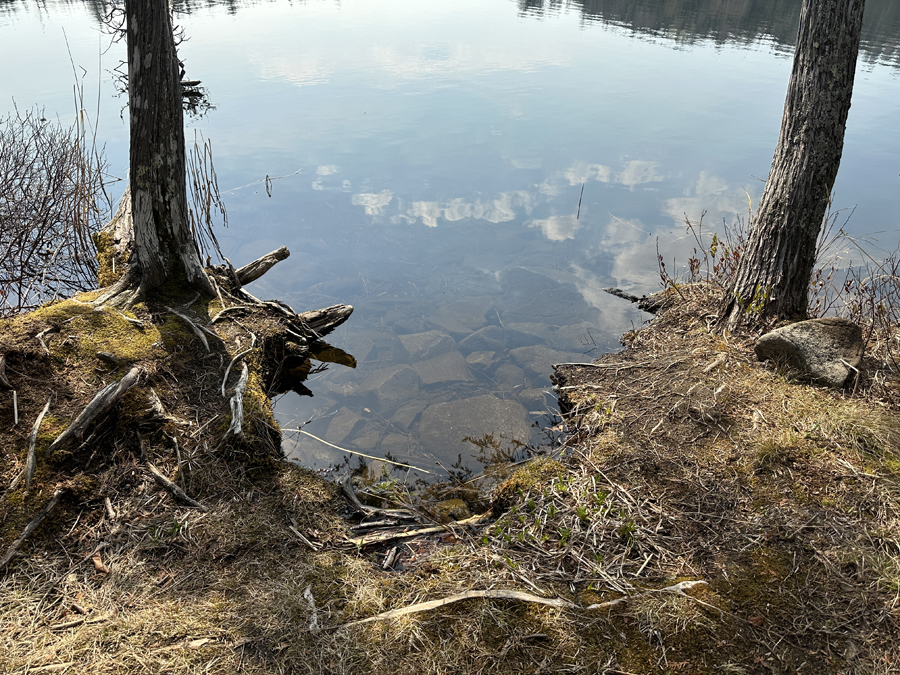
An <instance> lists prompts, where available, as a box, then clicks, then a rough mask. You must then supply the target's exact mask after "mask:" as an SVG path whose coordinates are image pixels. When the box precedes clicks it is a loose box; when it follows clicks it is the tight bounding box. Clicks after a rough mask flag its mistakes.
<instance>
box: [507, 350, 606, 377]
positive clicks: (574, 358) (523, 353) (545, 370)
mask: <svg viewBox="0 0 900 675" xmlns="http://www.w3.org/2000/svg"><path fill="white" fill-rule="evenodd" d="M509 355H510V356H511V357H512V359H513V361H515V362H516V364H517V365H519V366H520V367H521V368H522V369H523V370H524V371H525V374H526V375H528V376H529V377H530V378H532V379H534V380H536V381H538V382H540V381H541V380H548V378H549V377H550V374H551V373H552V372H553V366H554V365H556V364H557V363H588V362H590V360H591V359H590V357H589V356H585V355H584V354H574V353H571V352H558V351H556V350H555V349H550V348H549V347H544V346H541V345H534V346H533V347H519V348H518V349H513V350H510V352H509Z"/></svg>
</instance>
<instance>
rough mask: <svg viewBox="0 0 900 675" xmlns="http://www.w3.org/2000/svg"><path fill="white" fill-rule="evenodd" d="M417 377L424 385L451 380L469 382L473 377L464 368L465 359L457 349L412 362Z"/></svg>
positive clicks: (450, 381)
mask: <svg viewBox="0 0 900 675" xmlns="http://www.w3.org/2000/svg"><path fill="white" fill-rule="evenodd" d="M413 368H415V370H416V372H417V373H418V374H419V379H420V380H422V384H424V385H426V386H430V385H435V384H449V383H452V382H469V381H471V380H473V379H475V378H473V377H472V376H471V375H470V374H469V369H468V368H466V360H465V359H464V358H463V356H462V354H460V353H459V352H458V351H455V350H454V351H452V352H446V353H445V354H441V355H440V356H436V357H434V358H433V359H428V360H427V361H419V362H417V363H414V364H413Z"/></svg>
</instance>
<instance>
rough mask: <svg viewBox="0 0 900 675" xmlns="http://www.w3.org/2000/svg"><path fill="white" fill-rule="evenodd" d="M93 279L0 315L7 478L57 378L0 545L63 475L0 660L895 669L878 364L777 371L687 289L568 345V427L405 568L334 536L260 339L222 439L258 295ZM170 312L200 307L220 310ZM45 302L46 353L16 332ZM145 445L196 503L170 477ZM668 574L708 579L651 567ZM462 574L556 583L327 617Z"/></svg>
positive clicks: (19, 580)
mask: <svg viewBox="0 0 900 675" xmlns="http://www.w3.org/2000/svg"><path fill="white" fill-rule="evenodd" d="M86 300H87V298H81V299H80V300H71V301H66V302H61V303H56V304H54V305H51V306H48V307H44V308H42V309H40V310H39V311H37V312H35V313H33V314H31V315H28V316H23V317H18V318H16V319H13V320H10V321H6V322H3V323H2V324H0V353H6V354H7V360H8V363H7V373H8V375H9V376H10V379H11V380H12V381H13V383H14V385H15V386H16V387H17V394H18V404H19V416H20V421H19V424H18V425H14V424H13V411H12V406H11V398H10V394H9V392H2V393H0V396H2V405H0V447H2V455H0V480H2V485H10V484H11V482H12V481H13V479H14V478H15V477H16V476H17V475H18V474H19V473H20V472H21V470H22V467H23V464H24V460H25V450H26V447H27V439H28V435H29V433H30V429H31V425H32V423H33V421H34V419H35V418H36V416H37V414H38V413H39V412H40V409H41V408H42V407H43V406H44V404H45V403H46V401H47V400H48V399H49V400H50V401H51V408H50V412H49V413H48V415H47V417H46V418H45V420H44V422H43V424H42V426H41V429H40V433H39V435H38V446H37V447H38V465H37V466H38V468H37V471H36V473H35V478H34V481H33V484H32V489H31V491H30V492H29V493H28V494H26V493H25V492H24V488H23V486H22V485H21V484H20V485H18V486H17V487H16V488H15V489H14V490H10V491H7V492H6V493H4V494H3V496H2V497H0V520H2V523H3V525H2V530H0V539H2V542H0V543H2V547H3V549H4V550H5V548H6V546H8V545H9V543H10V542H11V541H12V540H13V539H14V538H15V537H16V536H18V533H19V532H20V531H21V530H22V528H23V527H24V525H25V524H26V523H27V522H28V520H29V519H30V518H31V517H32V516H33V515H34V513H36V512H37V511H38V510H39V509H40V508H41V507H42V506H43V504H45V503H46V501H47V500H48V499H49V496H50V494H52V493H53V492H54V490H55V489H57V488H59V487H65V488H67V492H66V493H65V497H64V499H63V502H62V503H61V506H60V508H58V509H57V510H56V511H54V513H53V515H52V517H51V518H49V519H48V521H46V522H45V523H44V524H43V525H42V526H41V528H40V529H39V530H38V531H37V532H36V533H35V535H34V536H33V537H32V538H31V539H29V541H28V542H26V544H25V545H24V546H23V548H22V549H21V552H22V554H23V555H22V556H21V557H19V558H18V559H16V560H14V561H13V563H12V564H11V565H10V566H9V567H8V568H7V569H6V570H5V571H4V572H3V574H4V577H3V579H2V581H0V622H2V625H0V633H2V634H3V636H4V644H3V648H2V650H3V657H2V658H0V672H4V673H15V672H26V671H28V670H29V669H31V670H30V672H35V671H36V669H39V668H45V669H49V668H54V669H55V670H54V671H53V672H63V671H66V670H67V671H68V672H93V673H107V672H108V673H196V672H208V673H237V672H241V673H254V672H258V673H269V672H283V673H294V672H311V673H325V672H335V673H338V672H354V673H359V672H371V673H382V672H386V671H395V672H410V673H432V672H433V673H448V672H461V673H469V672H471V673H476V672H500V673H504V672H510V673H512V672H516V673H518V672H591V673H604V672H605V673H651V672H671V673H723V672H725V673H772V672H776V673H798V672H799V673H822V672H846V673H889V672H894V671H893V669H894V668H895V667H896V665H895V664H896V663H900V641H898V640H897V638H896V636H897V634H898V628H900V625H898V619H900V601H898V597H900V520H898V517H897V515H898V496H897V494H898V493H897V481H898V477H900V452H898V444H900V429H898V425H897V421H896V417H895V415H896V409H897V396H896V394H897V392H896V391H894V390H893V389H891V387H890V385H889V384H885V382H887V380H885V379H884V378H880V376H878V373H879V372H881V371H879V370H878V365H877V364H872V363H870V364H868V366H867V367H868V370H867V371H866V372H867V373H868V374H867V375H866V374H864V377H863V379H862V380H861V381H860V383H859V384H858V385H857V387H856V389H855V391H845V392H834V391H830V390H824V389H820V388H815V387H811V386H808V385H805V384H802V383H798V382H795V381H794V380H792V379H791V377H790V375H789V374H787V373H781V372H778V371H776V370H773V369H771V368H768V367H765V366H763V365H761V364H758V363H756V362H755V361H754V360H753V359H752V358H751V352H750V350H749V345H748V343H747V342H746V341H744V340H741V339H738V338H727V339H726V338H723V337H720V336H716V335H714V334H713V333H711V332H710V331H709V330H708V325H707V321H706V317H707V316H708V314H709V309H708V308H709V307H710V306H711V305H708V304H707V301H708V300H709V298H706V297H705V296H704V295H703V293H702V291H700V290H696V291H694V292H692V293H691V294H688V297H687V298H686V299H685V300H684V301H682V302H681V303H680V304H678V305H677V306H676V307H673V308H671V309H669V310H668V311H666V312H665V313H663V314H662V315H661V316H660V317H659V318H658V319H656V320H655V321H654V322H653V323H651V324H650V325H649V326H647V327H644V328H642V329H641V330H639V331H637V332H635V333H631V334H629V335H627V336H626V337H625V341H626V344H627V348H626V350H625V351H623V352H621V353H619V354H615V355H607V356H606V357H604V358H603V359H602V360H601V361H600V362H599V363H598V364H597V365H596V366H593V367H566V368H564V369H561V370H559V371H558V372H557V374H556V378H557V383H558V389H559V394H560V398H561V403H562V407H563V410H564V411H565V413H564V422H565V425H566V429H567V431H568V434H567V437H566V440H565V443H564V445H563V446H561V447H560V448H557V450H556V451H555V452H554V453H553V455H552V456H548V457H543V458H539V459H537V460H536V461H534V462H533V463H531V464H529V465H527V466H525V467H524V468H522V469H521V470H520V471H519V472H518V473H516V474H515V475H514V476H513V477H512V478H510V479H509V480H508V481H507V482H506V483H504V484H503V485H502V486H500V487H499V488H498V489H497V491H496V492H495V494H494V504H495V510H494V514H493V516H492V517H491V518H490V519H489V520H487V521H483V522H482V523H479V525H478V526H477V527H476V528H472V529H469V530H462V529H459V528H457V529H451V530H448V531H447V532H445V533H443V534H439V535H430V536H428V537H421V538H419V539H410V540H406V542H405V543H403V544H401V545H402V546H408V547H409V551H411V552H412V553H409V557H411V558H412V563H411V564H409V565H408V566H407V569H406V571H404V572H402V573H396V572H388V571H384V570H383V569H382V568H381V562H382V558H381V557H379V555H378V552H377V551H369V550H363V551H358V550H357V549H356V548H355V547H353V546H348V545H346V544H345V540H346V539H347V538H349V537H350V532H349V524H348V523H347V522H346V521H344V520H343V519H342V518H341V514H342V512H346V510H347V507H346V503H345V502H344V500H343V499H342V497H341V496H340V493H339V490H338V489H337V488H336V487H335V486H333V485H332V484H330V483H326V482H324V481H322V480H321V479H319V478H318V477H317V476H316V475H314V474H313V473H311V472H308V471H305V470H303V469H300V468H298V467H296V466H293V465H291V464H289V463H287V462H285V461H283V460H282V459H281V457H280V455H279V452H278V429H277V426H276V425H275V423H274V421H273V420H272V418H271V413H270V405H269V402H268V397H267V392H266V383H267V382H268V381H271V379H272V374H273V372H274V371H275V370H277V367H276V366H277V364H272V363H262V362H260V360H259V359H257V358H256V357H253V356H252V355H251V356H250V357H249V358H250V359H251V360H250V366H251V368H250V370H251V376H250V378H249V381H250V386H249V389H248V394H247V396H246V397H245V408H246V410H248V411H249V412H248V425H247V429H246V431H245V436H244V437H243V438H225V432H226V430H227V428H228V426H229V422H230V409H229V407H228V401H227V399H226V398H224V397H223V396H222V395H221V384H222V378H223V375H224V370H225V368H226V366H227V365H228V363H229V361H230V359H231V357H233V356H234V355H235V354H237V353H238V352H239V351H242V350H243V349H245V348H246V347H247V346H248V342H249V340H250V338H249V336H248V329H249V328H252V330H253V332H254V333H256V334H257V336H258V337H259V339H260V340H262V339H265V338H266V336H267V335H268V336H269V339H277V326H275V325H274V324H272V323H269V322H270V321H271V319H270V318H267V317H266V316H264V315H260V316H257V317H255V318H248V317H244V318H242V319H241V322H240V323H238V322H223V323H222V324H217V325H216V328H215V333H216V335H217V337H216V338H215V339H212V338H211V339H210V351H209V353H207V352H206V350H205V349H204V348H203V347H202V346H201V344H200V342H199V338H198V337H197V336H196V334H195V333H194V332H193V331H192V330H191V329H190V328H189V327H188V326H187V325H186V324H185V323H184V322H183V321H181V320H180V319H178V318H177V317H175V316H174V315H172V314H171V313H170V312H167V311H165V309H164V308H163V306H162V305H160V306H152V307H148V306H139V307H137V308H135V311H134V312H133V313H126V314H125V315H123V314H121V313H119V312H117V311H115V310H111V309H101V310H95V309H94V308H93V307H91V306H89V305H87V304H85V302H86ZM185 309H186V311H189V312H190V313H191V315H192V316H195V317H197V318H198V319H203V320H204V321H208V319H209V317H211V316H212V315H214V314H215V313H216V312H217V311H218V310H219V309H221V307H220V306H219V305H218V301H213V302H211V303H210V302H207V301H196V302H195V303H194V304H191V305H190V306H189V307H187V308H185ZM135 320H139V321H142V322H143V325H138V324H137V323H135ZM48 328H50V329H51V332H49V333H45V334H44V337H43V339H44V341H45V343H46V344H47V348H48V349H47V350H45V349H44V348H43V347H42V346H41V344H40V342H39V341H38V340H37V339H36V338H35V336H36V335H38V334H42V333H44V331H45V330H46V329H48ZM47 351H49V354H48V353H47ZM101 351H102V352H108V353H111V354H113V355H115V357H116V361H115V362H109V361H108V360H103V359H100V358H98V357H97V352H101ZM270 353H271V352H270ZM254 359H256V360H254ZM132 365H140V366H141V367H142V368H143V371H144V375H143V376H142V380H141V381H140V383H139V384H138V385H137V386H136V387H134V388H133V389H132V390H130V391H129V393H128V394H127V395H126V397H125V399H124V400H123V402H122V403H121V404H120V406H119V407H118V408H117V409H116V411H115V412H114V413H113V416H112V418H111V419H109V420H107V421H106V422H105V423H104V424H103V425H101V426H100V427H98V428H97V429H96V430H95V431H94V432H93V435H91V436H89V437H88V438H87V439H86V440H85V443H84V444H82V446H80V447H77V448H75V449H73V450H70V451H69V452H68V453H67V454H64V455H59V456H51V455H49V454H48V451H47V449H48V447H49V445H50V443H51V442H52V440H53V438H55V437H56V435H58V434H59V433H60V432H61V431H62V429H64V428H65V426H66V425H68V423H69V422H70V421H71V420H72V418H73V417H74V416H75V415H76V414H77V413H78V411H80V410H81V409H82V408H83V406H84V405H85V404H86V402H87V401H88V400H89V399H90V397H91V396H92V395H93V394H94V392H96V391H97V390H98V389H99V388H100V387H102V386H103V385H104V384H106V383H108V382H110V381H113V380H115V379H118V378H120V377H121V376H122V375H123V374H124V372H126V371H127V370H128V368H130V367H131V366H132ZM235 379H236V375H232V376H230V380H229V382H228V383H227V384H228V387H229V388H231V387H233V386H234V380H235ZM151 390H152V392H153V394H155V396H156V397H158V399H159V400H160V401H161V402H162V404H163V408H164V410H163V412H160V411H159V410H158V408H157V409H154V406H153V405H152V404H151V402H152V398H153V397H152V396H151ZM148 461H150V462H152V463H153V464H155V465H156V466H157V467H159V469H160V470H161V471H162V472H163V473H164V474H165V475H166V476H168V477H169V478H171V479H173V480H175V481H176V482H177V483H178V484H179V485H180V486H181V487H182V488H183V489H184V490H185V491H186V492H187V493H188V494H189V495H191V496H192V497H193V498H195V499H197V500H199V501H200V502H202V503H203V504H205V505H206V506H207V507H208V509H209V510H208V511H207V512H202V511H199V510H197V509H191V508H186V507H184V506H181V505H179V504H178V503H176V502H175V501H174V500H173V499H172V497H171V495H170V494H169V493H168V492H166V491H164V490H163V489H161V488H160V487H159V486H158V484H157V483H155V482H154V481H153V479H152V477H151V476H150V475H149V473H148V471H147V468H146V465H147V462H148ZM684 580H700V581H702V582H704V583H702V584H698V585H695V586H693V587H692V588H691V589H690V590H688V591H686V592H683V593H679V592H676V591H673V590H662V589H666V588H670V587H672V586H673V585H674V584H676V583H677V582H680V581H684ZM470 589H509V590H518V591H523V592H527V593H530V594H532V595H535V596H542V597H547V598H557V597H558V598H563V599H565V600H567V601H568V602H570V603H572V604H571V605H569V606H568V608H560V607H550V606H546V605H542V604H539V603H534V602H527V601H521V600H490V599H475V600H466V601H463V602H458V603H453V604H450V605H446V606H444V607H442V608H440V609H437V610H432V611H426V612H421V613H416V614H411V615H408V616H405V617H403V618H399V619H388V620H384V621H375V622H372V623H368V624H364V625H356V626H353V627H349V628H347V627H342V626H343V625H344V624H346V623H348V622H350V621H353V620H357V619H362V618H366V617H371V616H374V615H376V614H378V613H379V612H383V611H385V610H390V609H396V608H400V607H405V606H409V605H412V604H414V603H417V602H422V601H424V600H434V599H440V598H444V597H448V596H452V595H454V594H457V593H460V592H461V591H464V590H470ZM591 605H601V606H600V607H595V608H593V609H589V607H590V606H591ZM38 672H40V671H38ZM44 672H48V670H45V671H44Z"/></svg>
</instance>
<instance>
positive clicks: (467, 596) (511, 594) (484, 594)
mask: <svg viewBox="0 0 900 675" xmlns="http://www.w3.org/2000/svg"><path fill="white" fill-rule="evenodd" d="M477 598H486V599H490V600H519V601H521V602H533V603H537V604H539V605H548V606H549V607H558V608H560V609H576V608H577V607H578V606H577V605H576V604H575V603H574V602H569V601H568V600H563V599H562V598H542V597H539V596H537V595H532V594H531V593H523V592H522V591H505V590H494V591H465V592H464V593H458V594H456V595H451V596H448V597H446V598H441V599H440V600H430V601H429V602H419V603H416V604H415V605H409V606H408V607H403V608H401V609H392V610H390V611H388V612H382V613H381V614H376V615H375V616H370V617H369V618H368V619H360V620H359V621H351V622H349V623H345V624H343V625H342V626H340V628H347V627H349V626H359V625H362V624H364V623H371V622H372V621H384V620H385V619H397V618H399V617H401V616H406V615H407V614H416V613H418V612H427V611H429V610H432V609H437V608H439V607H446V606H447V605H451V604H453V603H454V602H462V601H463V600H474V599H477Z"/></svg>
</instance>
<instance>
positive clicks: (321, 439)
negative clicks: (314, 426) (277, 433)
mask: <svg viewBox="0 0 900 675" xmlns="http://www.w3.org/2000/svg"><path fill="white" fill-rule="evenodd" d="M282 431H291V432H296V433H300V434H304V435H306V436H309V437H310V438H314V439H316V440H317V441H319V443H324V444H325V445H327V446H328V447H330V448H334V449H335V450H340V451H341V452H349V453H350V454H351V455H357V456H359V457H365V458H366V459H375V460H378V461H379V462H384V463H385V464H393V465H394V466H399V467H403V468H404V469H413V470H414V471H420V472H422V473H430V474H434V471H428V470H427V469H421V468H419V467H417V466H413V465H412V464H403V463H402V462H395V461H393V460H391V459H385V458H384V457H376V456H375V455H367V454H366V453H364V452H359V451H358V450H350V449H349V448H342V447H341V446H339V445H335V444H334V443H329V442H328V441H326V440H325V439H324V438H319V437H318V436H315V435H313V434H311V433H309V432H308V431H303V429H282Z"/></svg>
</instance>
